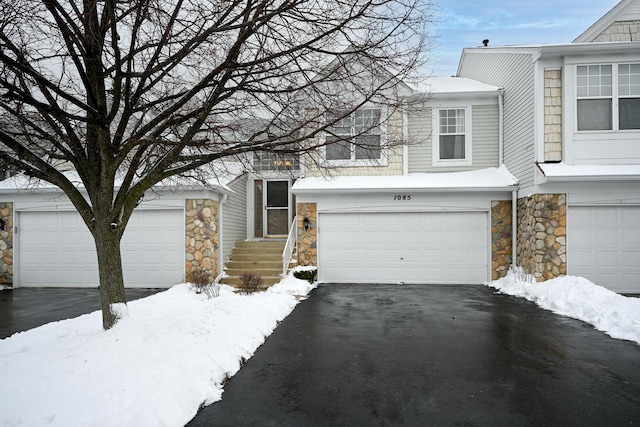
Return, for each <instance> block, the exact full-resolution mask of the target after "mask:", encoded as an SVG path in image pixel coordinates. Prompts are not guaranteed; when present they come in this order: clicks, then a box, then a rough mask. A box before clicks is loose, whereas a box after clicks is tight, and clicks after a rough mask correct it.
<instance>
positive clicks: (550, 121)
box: [544, 69, 562, 161]
mask: <svg viewBox="0 0 640 427" xmlns="http://www.w3.org/2000/svg"><path fill="white" fill-rule="evenodd" d="M544 160H545V161H560V160H562V70H555V69H554V70H544Z"/></svg>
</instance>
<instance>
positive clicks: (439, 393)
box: [190, 285, 640, 426]
mask: <svg viewBox="0 0 640 427" xmlns="http://www.w3.org/2000/svg"><path fill="white" fill-rule="evenodd" d="M639 422H640V346H639V345H637V344H635V343H631V342H627V341H620V340H614V339H611V338H609V337H608V336H606V335H605V334H603V333H602V332H599V331H596V330H594V329H593V328H592V327H591V326H590V325H588V324H585V323H583V322H580V321H577V320H573V319H569V318H564V317H560V316H557V315H554V314H553V313H551V312H548V311H545V310H542V309H539V308H538V307H537V306H536V305H535V304H533V303H530V302H528V301H526V300H523V299H519V298H515V297H511V296H507V295H500V294H496V293H494V290H493V289H491V288H487V287H484V286H433V285H422V286H414V285H321V286H320V287H319V288H318V289H315V290H314V291H313V292H312V293H311V296H310V298H308V299H307V300H306V301H303V302H302V303H301V304H299V305H298V307H296V309H295V310H294V311H293V313H292V314H291V315H290V316H289V317H287V318H286V319H285V320H284V321H283V322H282V323H281V324H280V325H279V326H278V328H277V329H276V330H275V332H274V333H273V334H272V335H271V336H270V337H269V339H268V340H267V341H266V342H265V344H264V345H263V346H262V347H260V348H259V349H258V350H257V352H256V354H255V355H254V356H253V357H252V358H251V359H250V360H249V361H248V362H247V363H246V364H245V366H243V367H242V369H241V370H240V371H239V372H238V373H237V374H236V375H235V376H234V377H233V378H232V379H231V380H230V381H229V382H228V383H227V385H226V386H225V391H224V394H223V398H222V401H220V402H217V403H214V404H213V405H210V406H208V407H206V408H204V409H203V410H202V411H201V412H200V413H199V414H198V415H197V416H196V417H195V418H194V420H193V421H192V422H191V424H190V425H192V426H245V425H255V426H343V425H345V426H378V425H407V426H424V425H433V426H443V425H474V426H475V425H478V426H514V425H518V426H525V425H530V426H540V425H552V426H553V425H581V426H603V425H637V424H638V423H639Z"/></svg>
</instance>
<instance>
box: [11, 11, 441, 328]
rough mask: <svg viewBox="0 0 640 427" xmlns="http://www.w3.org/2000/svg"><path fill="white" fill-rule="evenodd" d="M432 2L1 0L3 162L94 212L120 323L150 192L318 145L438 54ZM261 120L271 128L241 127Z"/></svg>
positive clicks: (104, 274)
mask: <svg viewBox="0 0 640 427" xmlns="http://www.w3.org/2000/svg"><path fill="white" fill-rule="evenodd" d="M429 11H430V5H429V4H428V3H425V2H422V1H420V0H64V1H63V0H1V6H0V14H1V15H0V61H1V62H0V149H1V151H0V161H2V162H4V163H5V164H8V165H11V166H12V167H15V168H17V169H19V170H21V171H23V172H24V173H25V174H26V175H28V176H30V177H33V178H35V179H39V180H44V181H47V182H49V183H51V184H53V185H55V186H57V187H59V188H60V189H61V190H62V191H64V193H65V194H66V195H67V196H68V198H69V199H70V201H71V202H72V203H73V205H74V207H75V208H76V209H77V211H78V213H79V214H80V215H81V217H82V219H83V221H84V223H85V224H86V226H87V227H88V228H89V230H90V232H91V234H92V235H93V237H94V239H95V245H96V250H97V255H98V270H99V278H100V289H101V299H102V312H103V325H104V328H105V329H108V328H110V327H111V326H113V325H114V324H115V323H116V321H117V317H118V316H117V312H118V310H116V309H115V306H114V304H119V303H126V301H125V294H124V280H123V271H122V263H121V254H120V240H121V238H122V235H123V232H124V230H125V227H126V225H127V222H128V220H129V218H130V216H131V214H132V212H133V210H134V208H135V207H136V205H137V204H138V203H139V201H140V199H141V198H142V196H143V195H144V193H145V192H146V191H147V190H149V189H150V188H151V187H152V186H153V185H155V184H157V183H159V182H160V181H162V180H165V179H167V178H170V177H173V176H178V175H181V174H186V173H190V175H193V171H196V170H198V168H200V167H202V166H203V165H206V164H208V163H210V162H212V161H215V160H217V159H224V158H228V157H230V156H236V155H241V154H243V153H249V152H254V151H269V150H277V149H280V150H281V151H283V152H291V153H295V152H298V151H308V150H313V149H315V148H317V144H319V143H320V142H318V141H322V139H321V138H320V139H319V138H315V139H314V137H315V136H316V135H317V134H318V133H319V132H322V131H323V130H324V129H326V128H327V126H329V125H331V123H332V121H334V122H335V121H336V120H339V119H340V116H341V115H345V114H349V113H350V112H352V111H354V110H355V109H356V108H358V106H360V105H363V104H364V103H365V102H368V101H371V100H374V99H380V98H381V97H388V98H389V100H391V98H392V97H391V96H389V95H390V94H392V93H393V88H394V86H395V85H397V83H398V81H399V80H400V79H403V78H404V77H406V76H407V75H408V73H410V72H411V71H412V70H414V69H415V68H416V66H417V65H418V63H419V62H420V61H421V60H422V57H423V54H424V53H425V50H426V46H427V43H426V40H427V39H426V37H425V35H426V32H425V29H426V24H427V23H428V22H429V20H430V12H429ZM382 70H384V71H382ZM376 97H377V98H376ZM396 102H397V101H396ZM327 112H331V115H330V117H331V119H329V120H328V119H327V117H329V115H328V114H327ZM246 119H253V120H254V119H259V122H260V123H261V125H260V126H258V129H256V130H255V131H252V133H251V134H250V135H245V136H244V137H243V138H237V137H236V135H237V134H238V133H237V132H236V130H237V129H236V128H234V126H235V125H234V124H237V123H242V122H243V120H246ZM309 141H316V142H315V143H314V142H312V143H310V142H309ZM390 142H391V141H389V143H390ZM61 165H66V166H67V167H68V168H71V169H73V170H75V172H76V173H77V174H78V176H79V178H80V180H81V181H82V184H83V187H84V192H83V191H81V190H80V189H79V188H78V187H77V186H76V185H74V183H73V182H71V181H70V180H69V179H68V178H67V177H66V176H65V174H63V173H62V172H61V170H62V167H61Z"/></svg>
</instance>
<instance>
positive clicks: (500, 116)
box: [498, 88, 504, 166]
mask: <svg viewBox="0 0 640 427" xmlns="http://www.w3.org/2000/svg"><path fill="white" fill-rule="evenodd" d="M503 116H504V89H503V88H500V90H499V91H498V161H499V162H500V165H501V166H502V165H503V164H504V117H503Z"/></svg>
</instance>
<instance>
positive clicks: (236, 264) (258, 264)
mask: <svg viewBox="0 0 640 427" xmlns="http://www.w3.org/2000/svg"><path fill="white" fill-rule="evenodd" d="M225 268H229V269H234V270H255V269H260V270H267V269H269V270H282V260H281V259H279V260H277V261H257V260H255V259H254V260H251V261H234V260H229V262H227V264H226V266H225Z"/></svg>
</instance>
